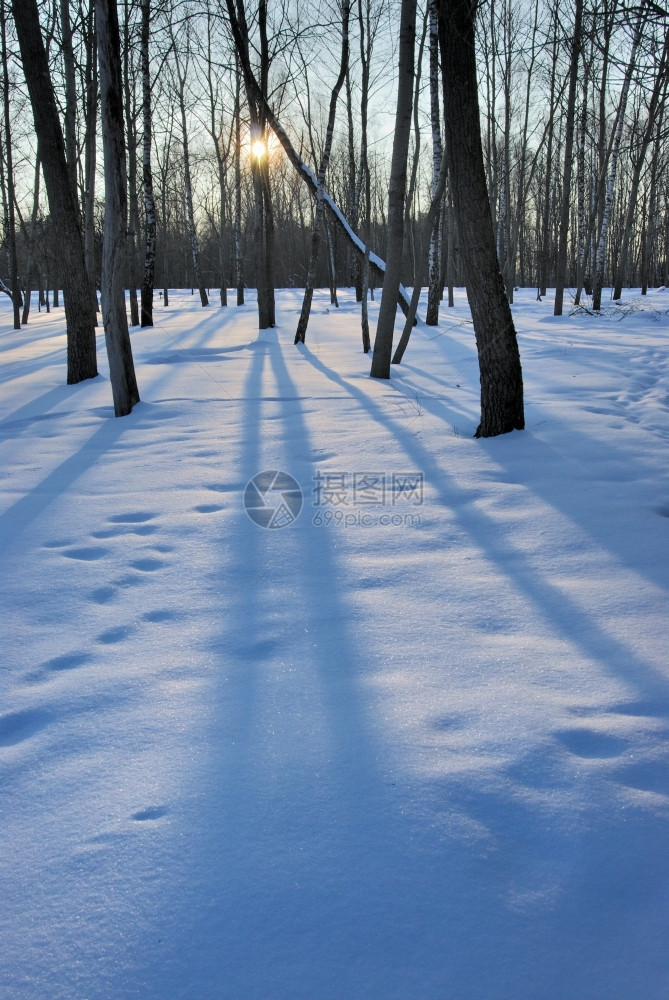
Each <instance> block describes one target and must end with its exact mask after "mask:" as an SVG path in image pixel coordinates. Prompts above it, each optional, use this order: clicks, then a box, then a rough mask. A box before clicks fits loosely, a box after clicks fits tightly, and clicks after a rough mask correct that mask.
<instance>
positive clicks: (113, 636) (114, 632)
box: [97, 625, 133, 646]
mask: <svg viewBox="0 0 669 1000" xmlns="http://www.w3.org/2000/svg"><path fill="white" fill-rule="evenodd" d="M132 631H133V629H132V628H131V627H130V626H125V625H116V626H115V627H114V628H108V629H106V630H105V631H104V632H101V633H100V635H99V636H98V637H97V641H98V642H101V643H103V645H105V646H113V645H115V644H116V643H117V642H123V640H124V639H127V638H128V636H129V635H130V633H131V632H132Z"/></svg>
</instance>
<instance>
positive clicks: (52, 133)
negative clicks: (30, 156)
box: [12, 0, 98, 385]
mask: <svg viewBox="0 0 669 1000" xmlns="http://www.w3.org/2000/svg"><path fill="white" fill-rule="evenodd" d="M12 10H13V13H14V22H15V24H16V33H17V35H18V40H19V46H20V49H21V60H22V62H23V71H24V74H25V78H26V83H27V85H28V92H29V94H30V103H31V105H32V109H33V116H34V119H35V132H36V133H37V139H38V142H39V145H40V152H41V154H42V166H43V172H44V181H45V183H46V189H47V194H48V197H49V209H50V212H51V216H52V219H53V222H54V225H55V228H56V231H57V232H58V234H59V251H60V257H61V262H62V274H63V288H64V292H65V315H66V319H67V381H68V384H70V385H71V384H73V383H76V382H82V381H83V380H84V379H87V378H95V376H96V375H97V373H98V371H97V362H96V354H95V311H94V310H93V308H92V303H91V299H90V294H89V287H88V275H87V273H86V265H85V262H84V247H83V242H82V238H81V228H80V226H79V213H78V210H77V204H76V201H75V200H74V197H73V194H72V187H71V184H70V177H69V174H68V169H67V162H66V159H65V143H64V140H63V132H62V129H61V127H60V119H59V115H58V108H57V106H56V98H55V95H54V91H53V85H52V83H51V77H50V74H49V63H48V60H47V55H46V50H45V48H44V42H43V39H42V30H41V27H40V21H39V12H38V10H37V0H13V5H12ZM54 304H55V303H54Z"/></svg>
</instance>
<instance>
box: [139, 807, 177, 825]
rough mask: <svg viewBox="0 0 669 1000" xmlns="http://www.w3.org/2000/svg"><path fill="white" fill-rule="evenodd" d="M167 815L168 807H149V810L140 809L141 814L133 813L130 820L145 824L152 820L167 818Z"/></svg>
mask: <svg viewBox="0 0 669 1000" xmlns="http://www.w3.org/2000/svg"><path fill="white" fill-rule="evenodd" d="M167 813H168V809H167V807H166V806H149V807H148V809H140V810H139V812H136V813H133V814H132V816H131V817H130V818H131V819H134V820H136V821H137V822H138V823H145V822H146V821H147V820H150V819H162V818H163V816H167Z"/></svg>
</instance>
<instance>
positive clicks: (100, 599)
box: [91, 587, 116, 604]
mask: <svg viewBox="0 0 669 1000" xmlns="http://www.w3.org/2000/svg"><path fill="white" fill-rule="evenodd" d="M115 597H116V587H98V588H97V590H94V591H93V593H92V594H91V600H92V601H94V602H95V603H96V604H109V602H110V601H113V600H114V598H115Z"/></svg>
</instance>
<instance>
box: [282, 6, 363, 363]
mask: <svg viewBox="0 0 669 1000" xmlns="http://www.w3.org/2000/svg"><path fill="white" fill-rule="evenodd" d="M350 11H351V4H350V0H342V5H341V59H340V63H339V75H338V77H337V79H336V81H335V84H334V87H333V88H332V93H331V95H330V111H329V114H328V123H327V129H326V132H325V143H324V145H323V153H322V155H321V160H320V163H319V166H318V174H317V175H316V183H317V190H316V212H315V213H314V229H313V233H312V236H311V256H310V258H309V269H308V271H307V281H306V288H305V290H304V299H303V301H302V309H301V312H300V319H299V322H298V324H297V331H296V333H295V343H296V344H299V343H304V339H305V337H306V333H307V324H308V322H309V314H310V312H311V302H312V298H313V294H314V283H315V280H316V267H317V264H318V256H319V252H320V241H321V227H322V226H323V224H324V222H325V202H324V200H323V191H324V188H325V174H326V172H327V169H328V165H329V163H330V153H331V151H332V139H333V136H334V126H335V116H336V113H337V100H338V98H339V92H340V91H341V88H342V86H343V84H344V79H345V77H346V70H347V68H348V48H349V43H348V22H349V17H350Z"/></svg>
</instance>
